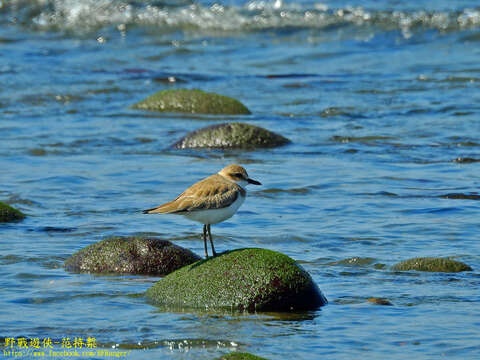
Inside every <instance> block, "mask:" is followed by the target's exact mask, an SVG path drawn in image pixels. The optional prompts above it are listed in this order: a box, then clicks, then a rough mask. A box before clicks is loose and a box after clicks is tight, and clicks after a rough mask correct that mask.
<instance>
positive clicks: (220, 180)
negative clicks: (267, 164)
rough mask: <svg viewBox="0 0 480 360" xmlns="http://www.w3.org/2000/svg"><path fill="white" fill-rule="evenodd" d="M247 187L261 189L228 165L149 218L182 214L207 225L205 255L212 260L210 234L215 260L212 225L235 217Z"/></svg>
mask: <svg viewBox="0 0 480 360" xmlns="http://www.w3.org/2000/svg"><path fill="white" fill-rule="evenodd" d="M247 184H254V185H260V183H259V182H258V181H255V180H252V179H250V178H249V177H248V174H247V172H246V170H245V169H244V168H243V167H241V166H239V165H235V164H232V165H228V166H227V167H225V168H223V169H222V170H220V171H219V172H218V173H217V174H214V175H211V176H209V177H207V178H205V179H203V180H201V181H199V182H197V183H195V184H193V185H192V186H190V187H189V188H188V189H186V190H185V191H184V192H183V193H181V194H180V195H179V196H178V197H177V198H176V199H175V200H172V201H169V202H167V203H165V204H162V205H160V206H157V207H154V208H152V209H148V210H144V211H143V213H145V214H178V215H184V216H185V217H186V218H188V219H190V220H193V221H197V222H200V223H202V224H204V227H203V239H204V245H205V255H206V256H207V257H208V252H207V244H206V236H207V233H208V236H209V239H210V243H211V246H212V252H213V255H214V256H215V255H216V253H215V248H214V246H213V241H212V234H211V232H210V225H211V224H217V223H219V222H222V221H225V220H226V219H229V218H230V217H232V216H233V215H234V214H235V213H236V212H237V210H238V208H239V207H240V206H241V205H242V203H243V201H244V200H245V197H246V193H247V192H246V190H245V188H244V187H245V186H246V185H247Z"/></svg>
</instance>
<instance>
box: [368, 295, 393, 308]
mask: <svg viewBox="0 0 480 360" xmlns="http://www.w3.org/2000/svg"><path fill="white" fill-rule="evenodd" d="M367 301H368V302H369V303H372V304H375V305H383V306H392V305H393V304H392V303H391V302H390V301H389V300H387V299H384V298H377V297H371V298H368V299H367Z"/></svg>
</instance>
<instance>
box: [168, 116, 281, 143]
mask: <svg viewBox="0 0 480 360" xmlns="http://www.w3.org/2000/svg"><path fill="white" fill-rule="evenodd" d="M289 142H290V140H288V139H287V138H285V137H283V136H282V135H279V134H276V133H274V132H272V131H269V130H267V129H264V128H261V127H258V126H254V125H250V124H245V123H240V122H233V123H223V124H217V125H211V126H207V127H204V128H201V129H199V130H196V131H193V132H191V133H189V134H187V135H186V136H185V137H183V138H182V139H180V140H179V141H177V142H176V143H175V144H173V147H174V148H177V149H188V148H219V149H255V148H273V147H277V146H282V145H286V144H288V143H289Z"/></svg>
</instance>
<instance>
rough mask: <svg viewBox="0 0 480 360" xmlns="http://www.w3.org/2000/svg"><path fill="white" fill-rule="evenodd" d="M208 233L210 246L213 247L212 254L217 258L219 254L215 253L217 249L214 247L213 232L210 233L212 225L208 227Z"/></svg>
mask: <svg viewBox="0 0 480 360" xmlns="http://www.w3.org/2000/svg"><path fill="white" fill-rule="evenodd" d="M207 231H208V238H209V239H210V245H212V254H213V256H214V257H215V256H217V253H216V252H215V248H214V247H213V239H212V232H211V231H210V224H208V225H207Z"/></svg>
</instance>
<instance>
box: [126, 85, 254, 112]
mask: <svg viewBox="0 0 480 360" xmlns="http://www.w3.org/2000/svg"><path fill="white" fill-rule="evenodd" d="M133 108H134V109H143V110H151V111H161V112H179V113H190V114H213V115H219V114H224V115H248V114H251V113H250V110H248V108H247V107H246V106H245V105H243V104H242V103H241V102H240V101H238V100H235V99H233V98H230V97H227V96H223V95H218V94H215V93H208V92H204V91H202V90H196V89H193V90H189V89H172V90H162V91H159V92H156V93H155V94H153V95H151V96H149V97H147V98H146V99H145V100H142V101H140V102H138V103H136V104H134V105H133Z"/></svg>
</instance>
